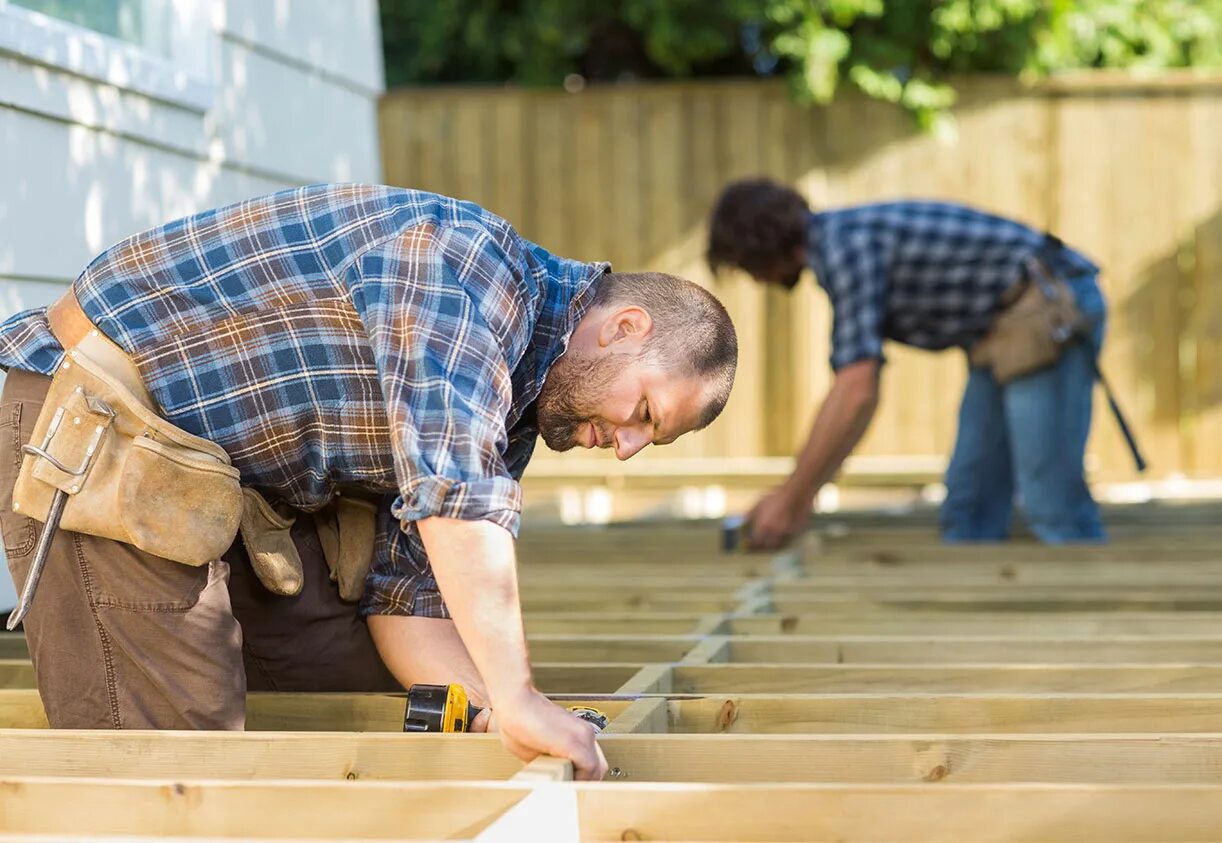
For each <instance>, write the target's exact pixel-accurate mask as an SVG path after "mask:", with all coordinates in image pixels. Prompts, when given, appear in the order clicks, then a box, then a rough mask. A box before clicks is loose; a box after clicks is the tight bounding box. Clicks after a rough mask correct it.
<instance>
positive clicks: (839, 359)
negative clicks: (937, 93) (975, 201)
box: [807, 202, 1099, 369]
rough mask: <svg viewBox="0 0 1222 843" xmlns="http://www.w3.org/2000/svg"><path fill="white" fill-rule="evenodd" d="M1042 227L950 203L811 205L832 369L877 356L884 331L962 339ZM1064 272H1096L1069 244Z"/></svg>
mask: <svg viewBox="0 0 1222 843" xmlns="http://www.w3.org/2000/svg"><path fill="white" fill-rule="evenodd" d="M1045 238H1046V235H1045V233H1044V232H1042V231H1037V230H1035V229H1032V228H1028V227H1027V226H1025V225H1022V224H1020V223H1017V222H1014V221H1012V220H1008V219H1004V218H1002V217H997V216H993V215H992V214H987V213H984V212H983V211H978V210H976V209H974V208H968V207H965V206H963V205H956V204H951V203H948V202H889V203H884V204H878V205H862V206H858V207H852V208H843V209H839V210H833V211H827V212H824V213H817V214H812V215H811V218H810V225H809V228H808V240H807V245H808V249H807V253H808V255H809V257H810V264H811V269H813V270H814V273H815V277H816V278H817V279H818V281H819V284H820V285H821V286H822V287H823V288H824V289H825V290H826V291H827V294H828V297H829V298H830V299H831V304H832V368H834V369H839V368H842V367H844V366H847V365H848V364H850V363H854V362H856V361H858V360H865V359H878V360H881V359H883V340H894V341H896V342H900V343H904V344H906V345H912V346H916V347H918V348H926V349H942V348H950V347H952V346H959V347H963V348H967V347H968V346H970V345H971V344H972V343H974V342H975V341H976V340H978V339H980V338H981V337H982V336H984V334H985V333H987V332H988V329H989V327H990V325H991V324H992V321H993V317H994V316H995V315H996V313H997V310H998V308H999V307H1000V304H1001V299H1002V294H1003V293H1004V292H1005V291H1006V290H1007V289H1008V288H1009V287H1010V286H1011V285H1013V284H1015V283H1016V282H1017V281H1018V280H1019V278H1020V274H1021V272H1022V268H1023V264H1024V262H1025V261H1026V260H1027V259H1028V258H1029V257H1031V256H1032V255H1034V254H1035V253H1036V252H1037V251H1039V250H1041V248H1042V247H1043V246H1044V244H1045ZM1045 259H1046V260H1047V261H1048V263H1049V265H1050V268H1051V269H1053V270H1054V271H1056V272H1059V273H1063V274H1065V275H1066V276H1067V277H1068V276H1077V275H1086V274H1094V273H1097V272H1098V271H1099V268H1098V267H1097V266H1095V264H1093V263H1092V262H1091V261H1089V260H1088V259H1087V258H1085V257H1083V256H1082V255H1081V254H1079V253H1077V252H1075V251H1073V250H1072V249H1068V248H1060V249H1057V250H1054V251H1052V252H1051V253H1045Z"/></svg>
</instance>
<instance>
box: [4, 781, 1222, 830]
mask: <svg viewBox="0 0 1222 843" xmlns="http://www.w3.org/2000/svg"><path fill="white" fill-rule="evenodd" d="M545 786H551V785H545ZM561 787H565V788H569V789H570V792H571V794H572V797H573V798H574V800H575V802H576V817H577V827H578V832H579V835H580V837H579V839H580V840H583V841H612V840H614V841H619V840H634V839H635V840H672V841H722V840H738V841H833V840H836V841H842V842H843V843H865V842H866V841H871V843H873V841H878V840H901V839H902V840H905V841H912V843H934V841H938V843H941V841H948V840H1007V841H1014V843H1036V842H1037V841H1038V842H1039V843H1047V841H1049V840H1073V841H1076V843H1149V841H1152V840H1160V841H1176V843H1196V842H1197V841H1215V840H1216V839H1217V831H1218V828H1222V786H1220V785H1192V784H1180V785H1024V784H976V785H973V784H945V785H940V786H936V787H930V786H929V785H904V784H894V785H819V784H784V783H769V784H731V785H708V784H665V783H657V784H634V783H614V784H593V785H591V784H569V785H561ZM531 792H532V786H531V785H530V784H525V783H517V782H507V783H496V782H483V783H462V782H446V783H424V782H414V783H402V782H395V783H389V782H355V783H352V782H339V783H318V782H290V781H279V782H233V781H205V782H193V783H173V782H168V781H123V780H97V779H74V778H43V779H38V778H10V779H4V780H0V816H3V817H4V818H5V826H4V830H5V832H7V833H8V834H18V835H25V834H32V833H42V834H56V835H80V834H83V833H86V834H101V835H111V836H124V835H160V836H180V837H201V836H205V837H206V836H211V837H252V836H259V837H276V838H282V839H283V838H297V839H303V840H319V839H343V840H358V839H379V838H394V839H398V840H422V839H440V838H445V839H457V840H463V839H468V840H469V839H473V838H474V837H475V836H476V835H477V834H479V833H481V832H485V831H487V830H489V829H490V828H491V827H492V826H493V824H494V823H495V822H496V821H497V820H498V819H499V818H501V817H502V816H504V815H505V814H506V812H507V811H508V810H509V809H510V808H511V807H513V806H514V805H516V804H518V803H520V802H522V801H523V800H524V799H525V798H526V797H527V796H528V795H529V794H530V793H531ZM561 821H564V822H567V821H570V817H568V816H566V817H565V818H562V820H561ZM539 822H540V825H538V826H537V827H536V834H537V835H538V838H539V839H543V838H544V837H547V836H552V835H553V834H554V832H555V828H554V827H552V826H550V822H551V820H549V818H548V816H547V815H546V814H544V815H542V816H540V818H539ZM570 839H572V838H570Z"/></svg>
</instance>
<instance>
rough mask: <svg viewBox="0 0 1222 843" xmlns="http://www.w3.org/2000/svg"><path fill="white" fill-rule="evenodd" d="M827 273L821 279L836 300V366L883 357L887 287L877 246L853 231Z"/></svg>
mask: <svg viewBox="0 0 1222 843" xmlns="http://www.w3.org/2000/svg"><path fill="white" fill-rule="evenodd" d="M863 237H864V234H863ZM823 273H824V277H823V278H821V279H820V281H821V283H822V286H823V288H824V289H825V290H827V294H828V297H829V298H830V299H831V303H832V341H831V346H832V356H831V363H832V369H833V370H840V369H843V368H844V367H845V366H848V365H849V364H850V363H856V362H858V361H859V360H882V359H883V317H884V314H885V313H886V307H887V304H886V303H887V289H886V278H885V275H884V272H883V268H882V265H881V264H880V262H879V259H878V257H877V255H876V250H875V249H873V248H872V246H871V244H870V243H869V242H866V241H864V240H863V241H861V242H859V241H858V240H857V239H856V238H855V237H854V235H849V238H848V239H847V240H846V242H844V243H843V244H840V248H838V249H836V250H835V252H834V253H832V254H830V255H828V257H827V261H826V265H825V266H824V268H823Z"/></svg>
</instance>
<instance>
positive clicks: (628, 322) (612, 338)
mask: <svg viewBox="0 0 1222 843" xmlns="http://www.w3.org/2000/svg"><path fill="white" fill-rule="evenodd" d="M652 331H653V317H652V316H650V315H649V312H648V311H646V310H645V309H644V308H642V307H637V306H636V305H629V306H627V307H621V308H617V309H616V310H614V311H612V312H611V313H609V314H608V315H607V318H606V319H604V320H603V324H602V327H601V328H600V329H599V332H598V344H599V345H600V346H602V347H603V348H609V347H611V346H613V345H627V346H631V345H639V344H640V343H642V342H644V341H645V340H646V339H647V338H648V337H649V335H650V333H651V332H652ZM625 350H627V349H626V348H625Z"/></svg>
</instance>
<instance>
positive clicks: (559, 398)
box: [536, 352, 639, 451]
mask: <svg viewBox="0 0 1222 843" xmlns="http://www.w3.org/2000/svg"><path fill="white" fill-rule="evenodd" d="M638 361H639V358H637V357H629V356H627V355H623V354H608V355H604V356H600V357H593V356H587V355H575V354H573V353H572V352H567V353H565V354H563V355H561V357H560V359H558V360H557V361H556V362H555V363H554V364H552V368H551V370H550V371H548V373H547V378H546V379H545V380H544V382H543V389H542V391H541V392H540V393H539V401H538V404H537V407H536V409H537V413H538V423H539V435H540V436H542V437H543V442H544V443H545V444H546V445H547V447H549V448H551V449H552V450H553V451H567V450H569V449H571V448H573V447H575V446H577V445H584V444H587V443H588V441H589V438H590V435H591V434H590V429H589V426H590V425H593V427H594V439H595V443H594V444H595V446H598V447H609V446H610V445H611V437H612V432H611V431H610V430H609V429H608V428H609V426H608V425H607V424H606V422H605V421H604V418H603V414H602V413H600V412H599V407H600V405H601V404H602V403H604V401H605V400H606V396H607V394H608V393H609V392H611V391H613V388H614V387H615V386H616V384H617V382H618V381H619V379H620V378H621V377H623V376H624V374H625V371H626V370H628V369H631V368H632V367H634V366H636V365H637V364H638Z"/></svg>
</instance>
